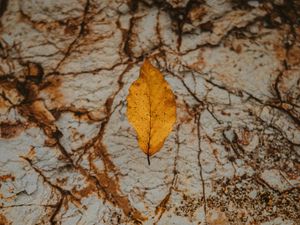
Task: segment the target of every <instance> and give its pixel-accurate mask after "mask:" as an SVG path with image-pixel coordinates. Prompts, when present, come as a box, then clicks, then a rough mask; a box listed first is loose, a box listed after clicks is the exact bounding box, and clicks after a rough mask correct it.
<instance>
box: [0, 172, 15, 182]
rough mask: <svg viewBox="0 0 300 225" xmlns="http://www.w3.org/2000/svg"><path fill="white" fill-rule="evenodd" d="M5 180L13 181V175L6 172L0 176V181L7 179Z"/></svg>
mask: <svg viewBox="0 0 300 225" xmlns="http://www.w3.org/2000/svg"><path fill="white" fill-rule="evenodd" d="M7 180H12V181H14V180H15V177H14V176H13V175H11V174H6V175H2V176H0V181H1V182H5V181H7Z"/></svg>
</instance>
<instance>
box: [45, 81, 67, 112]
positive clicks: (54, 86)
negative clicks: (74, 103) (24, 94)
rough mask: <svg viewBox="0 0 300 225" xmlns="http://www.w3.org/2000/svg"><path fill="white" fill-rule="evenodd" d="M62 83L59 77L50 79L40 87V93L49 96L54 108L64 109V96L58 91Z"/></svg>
mask: <svg viewBox="0 0 300 225" xmlns="http://www.w3.org/2000/svg"><path fill="white" fill-rule="evenodd" d="M61 84H62V81H61V79H60V78H59V77H51V78H48V80H47V81H46V82H45V83H44V84H43V85H42V87H41V90H40V91H41V92H45V94H47V95H48V96H49V100H51V101H52V102H54V103H55V104H56V105H55V106H56V108H60V107H64V106H65V104H64V96H63V93H61V91H60V87H61Z"/></svg>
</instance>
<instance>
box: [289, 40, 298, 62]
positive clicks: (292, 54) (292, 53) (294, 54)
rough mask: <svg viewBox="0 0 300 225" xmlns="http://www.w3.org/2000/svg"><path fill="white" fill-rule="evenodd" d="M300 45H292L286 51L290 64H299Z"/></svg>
mask: <svg viewBox="0 0 300 225" xmlns="http://www.w3.org/2000/svg"><path fill="white" fill-rule="evenodd" d="M299 56H300V46H297V45H294V46H293V47H292V48H291V49H290V50H289V51H288V63H289V64H291V65H299V64H300V57H299Z"/></svg>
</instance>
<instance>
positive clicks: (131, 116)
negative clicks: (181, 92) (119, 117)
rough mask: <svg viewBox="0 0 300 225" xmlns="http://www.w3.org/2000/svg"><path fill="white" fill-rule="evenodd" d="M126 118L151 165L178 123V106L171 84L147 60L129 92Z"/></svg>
mask: <svg viewBox="0 0 300 225" xmlns="http://www.w3.org/2000/svg"><path fill="white" fill-rule="evenodd" d="M127 117H128V120H129V122H130V123H131V124H132V126H133V127H134V129H135V130H136V132H137V135H138V142H139V146H140V148H141V149H142V150H143V152H145V153H146V154H147V156H148V163H149V164H150V160H149V157H150V156H151V155H153V154H154V153H156V152H158V151H159V150H160V149H161V147H162V146H163V144H164V141H165V139H166V137H167V136H168V135H169V133H170V132H171V130H172V127H173V124H174V123H175V120H176V103H175V96H174V94H173V92H172V90H171V88H170V87H169V84H168V83H167V81H166V80H165V79H164V77H163V75H162V74H161V73H160V71H159V70H158V69H156V68H155V67H154V66H153V65H152V64H151V63H150V61H149V60H147V59H146V60H145V62H144V63H143V65H142V67H141V70H140V76H139V78H138V79H137V80H136V81H134V82H133V84H132V85H131V87H130V89H129V94H128V96H127Z"/></svg>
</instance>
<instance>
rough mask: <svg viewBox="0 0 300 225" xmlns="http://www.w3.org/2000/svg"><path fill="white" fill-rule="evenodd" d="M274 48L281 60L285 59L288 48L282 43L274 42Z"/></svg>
mask: <svg viewBox="0 0 300 225" xmlns="http://www.w3.org/2000/svg"><path fill="white" fill-rule="evenodd" d="M273 48H274V50H275V53H276V57H277V59H278V60H279V61H283V60H284V59H285V58H286V49H285V48H284V47H283V46H282V45H278V44H274V45H273Z"/></svg>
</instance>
